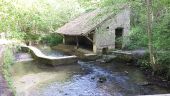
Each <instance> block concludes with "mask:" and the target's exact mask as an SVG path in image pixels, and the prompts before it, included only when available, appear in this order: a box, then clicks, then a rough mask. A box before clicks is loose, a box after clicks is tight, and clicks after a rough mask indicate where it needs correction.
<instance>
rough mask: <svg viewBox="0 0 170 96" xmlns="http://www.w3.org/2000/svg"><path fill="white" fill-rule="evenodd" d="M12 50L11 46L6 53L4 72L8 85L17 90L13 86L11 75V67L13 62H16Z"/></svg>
mask: <svg viewBox="0 0 170 96" xmlns="http://www.w3.org/2000/svg"><path fill="white" fill-rule="evenodd" d="M12 53H13V52H12V50H11V49H10V48H7V49H6V50H5V53H4V64H3V74H4V77H5V79H6V80H7V82H8V86H9V87H10V88H11V89H12V90H13V92H15V91H14V90H15V89H14V86H13V79H12V77H11V73H10V68H11V66H12V64H13V63H14V57H13V54H12Z"/></svg>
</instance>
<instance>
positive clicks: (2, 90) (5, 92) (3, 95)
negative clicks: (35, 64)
mask: <svg viewBox="0 0 170 96" xmlns="http://www.w3.org/2000/svg"><path fill="white" fill-rule="evenodd" d="M4 50H5V47H4V46H2V45H0V96H13V95H14V94H13V92H12V90H11V89H10V88H9V85H8V83H7V81H6V80H5V78H4V73H3V63H4V62H3V58H4V57H3V54H4Z"/></svg>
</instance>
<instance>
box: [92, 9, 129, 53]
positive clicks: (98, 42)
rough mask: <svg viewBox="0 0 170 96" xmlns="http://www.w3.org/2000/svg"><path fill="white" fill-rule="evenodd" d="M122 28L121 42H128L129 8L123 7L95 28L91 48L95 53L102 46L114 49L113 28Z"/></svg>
mask: <svg viewBox="0 0 170 96" xmlns="http://www.w3.org/2000/svg"><path fill="white" fill-rule="evenodd" d="M116 28H123V36H122V37H123V42H122V43H123V44H122V47H125V45H126V44H128V42H127V41H128V36H129V31H130V9H129V8H127V9H124V10H122V12H120V13H118V14H117V15H116V16H114V17H113V18H110V19H109V20H107V21H105V22H104V23H103V24H102V25H101V26H100V27H99V28H97V29H96V34H95V36H94V40H95V41H94V42H95V43H94V46H93V50H94V52H95V53H98V52H101V51H102V49H103V48H108V49H115V29H116Z"/></svg>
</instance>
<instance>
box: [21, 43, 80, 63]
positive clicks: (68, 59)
mask: <svg viewBox="0 0 170 96" xmlns="http://www.w3.org/2000/svg"><path fill="white" fill-rule="evenodd" d="M22 49H24V50H30V53H31V55H32V56H33V58H35V59H36V60H37V61H38V62H40V63H43V64H49V65H54V66H55V65H63V64H74V63H76V62H77V61H78V60H77V56H63V57H52V56H46V55H44V54H43V53H42V52H41V51H40V50H38V49H37V48H35V47H32V46H22Z"/></svg>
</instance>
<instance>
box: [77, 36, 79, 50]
mask: <svg viewBox="0 0 170 96" xmlns="http://www.w3.org/2000/svg"><path fill="white" fill-rule="evenodd" d="M76 48H77V49H78V48H79V40H78V37H77V36H76Z"/></svg>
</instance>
